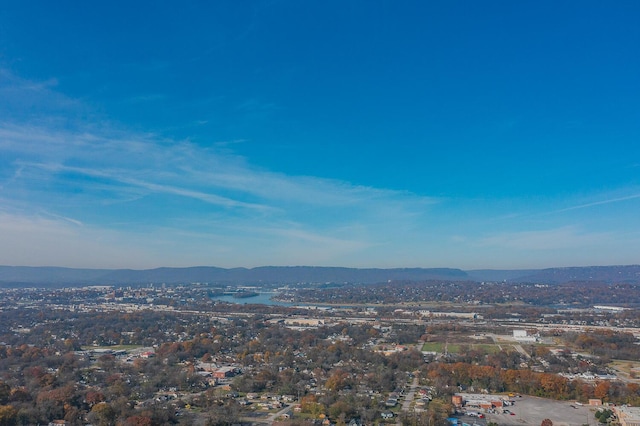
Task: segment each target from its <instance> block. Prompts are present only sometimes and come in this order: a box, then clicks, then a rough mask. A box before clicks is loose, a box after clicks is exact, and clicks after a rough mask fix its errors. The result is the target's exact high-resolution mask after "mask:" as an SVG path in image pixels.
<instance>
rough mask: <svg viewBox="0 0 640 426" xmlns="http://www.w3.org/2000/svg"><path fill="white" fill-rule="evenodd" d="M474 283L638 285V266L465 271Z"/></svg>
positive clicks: (639, 280) (639, 272)
mask: <svg viewBox="0 0 640 426" xmlns="http://www.w3.org/2000/svg"><path fill="white" fill-rule="evenodd" d="M467 274H468V275H469V278H470V279H473V280H476V281H511V282H535V283H545V284H561V283H566V282H572V281H599V282H605V283H613V282H618V283H622V282H625V283H640V265H616V266H573V267H566V268H547V269H520V270H493V269H484V270H474V271H467Z"/></svg>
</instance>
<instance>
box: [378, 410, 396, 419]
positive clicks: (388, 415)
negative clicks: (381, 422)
mask: <svg viewBox="0 0 640 426" xmlns="http://www.w3.org/2000/svg"><path fill="white" fill-rule="evenodd" d="M380 417H382V418H383V419H385V420H388V419H392V418H393V412H391V411H383V412H382V413H380Z"/></svg>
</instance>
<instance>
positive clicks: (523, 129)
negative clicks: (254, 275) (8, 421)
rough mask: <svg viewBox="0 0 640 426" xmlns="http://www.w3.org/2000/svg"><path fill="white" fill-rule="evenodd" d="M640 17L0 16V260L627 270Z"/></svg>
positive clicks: (236, 11)
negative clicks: (614, 267) (599, 267)
mask: <svg viewBox="0 0 640 426" xmlns="http://www.w3.org/2000/svg"><path fill="white" fill-rule="evenodd" d="M637 16H640V4H639V3H637V2H616V3H614V4H604V3H602V2H596V1H586V2H580V3H572V2H566V3H557V2H551V1H541V2H524V3H522V2H508V1H489V2H482V3H474V2H443V3H434V4H430V3H429V2H427V3H426V4H425V2H417V1H410V2H405V3H402V4H392V3H390V2H380V1H366V2H365V1H352V2H337V1H329V2H321V3H320V2H318V3H315V2H294V1H285V0H283V1H250V2H233V1H222V2H213V3H211V4H209V3H207V2H205V3H195V2H192V3H187V4H186V5H183V4H180V5H178V4H176V3H170V2H153V3H151V2H144V1H143V2H136V3H134V4H130V3H124V2H120V1H115V2H109V3H103V4H92V3H81V2H78V3H72V2H62V3H52V2H45V1H34V2H29V3H21V2H6V3H4V4H1V5H0V265H22V266H64V267H74V268H132V269H147V268H155V267H160V266H172V267H186V266H196V265H208V266H219V267H225V268H230V267H257V266H265V265H280V266H287V265H290V266H293V265H309V266H344V267H355V268H368V267H374V268H375V267H379V268H396V267H424V268H437V267H451V268H461V269H465V270H469V269H483V268H493V269H525V268H547V267H560V266H587V265H630V264H638V263H640V259H639V255H638V253H640V214H639V213H640V143H639V141H640V58H639V55H638V54H637V52H638V51H640V27H639V26H638V25H637V22H636V21H637Z"/></svg>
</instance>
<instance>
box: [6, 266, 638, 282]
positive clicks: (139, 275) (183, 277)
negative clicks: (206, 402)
mask: <svg viewBox="0 0 640 426" xmlns="http://www.w3.org/2000/svg"><path fill="white" fill-rule="evenodd" d="M401 280H405V281H425V280H446V281H509V282H536V283H546V284H560V283H564V282H571V281H599V282H607V283H612V282H627V283H640V265H627V266H585V267H567V268H549V269H520V270H496V269H482V270H480V269H479V270H471V271H463V270H460V269H452V268H396V269H376V268H364V269H358V268H337V267H317V266H263V267H258V268H231V269H225V268H216V267H212V266H196V267H190V268H156V269H143V270H133V269H74V268H59V267H29V266H0V286H1V287H63V286H81V285H139V284H150V283H154V284H161V283H166V284H188V283H194V282H201V283H218V284H246V285H252V284H253V285H255V284H257V285H259V284H261V283H262V284H298V283H316V284H318V283H361V284H371V283H380V282H387V281H401Z"/></svg>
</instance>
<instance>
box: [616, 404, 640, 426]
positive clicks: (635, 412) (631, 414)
mask: <svg viewBox="0 0 640 426" xmlns="http://www.w3.org/2000/svg"><path fill="white" fill-rule="evenodd" d="M614 411H615V413H616V416H618V421H619V422H620V426H640V407H615V408H614Z"/></svg>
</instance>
